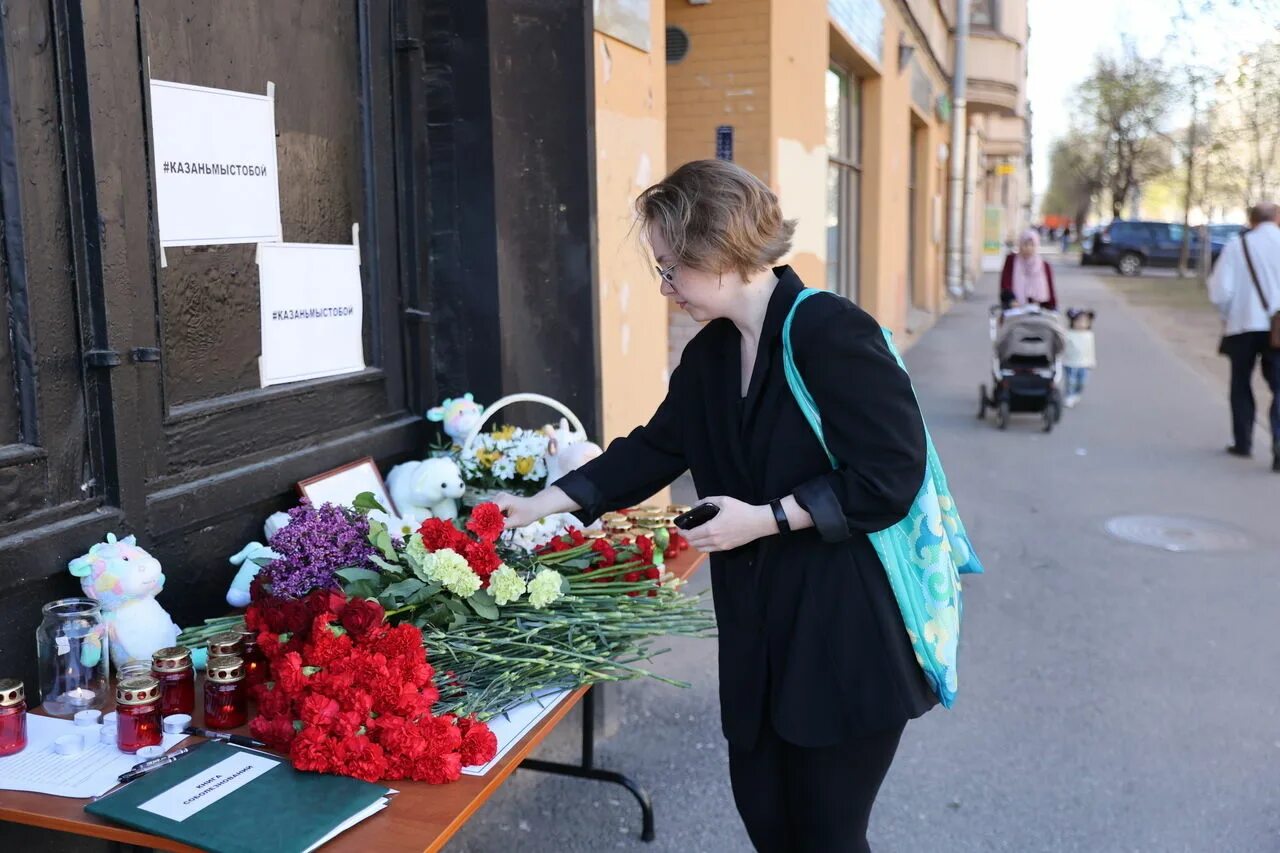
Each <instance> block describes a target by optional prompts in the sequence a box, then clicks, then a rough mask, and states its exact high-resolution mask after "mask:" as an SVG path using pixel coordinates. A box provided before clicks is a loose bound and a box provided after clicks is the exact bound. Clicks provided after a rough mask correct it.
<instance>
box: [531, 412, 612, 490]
mask: <svg viewBox="0 0 1280 853" xmlns="http://www.w3.org/2000/svg"><path fill="white" fill-rule="evenodd" d="M544 432H546V434H547V436H548V437H549V438H550V439H551V440H550V441H549V442H548V443H547V455H546V457H545V459H546V463H547V482H548V483H554V482H555V481H556V480H559V479H560V478H561V477H563V476H564V475H565V474H568V473H569V472H570V471H575V470H577V469H578V468H581V467H582V466H583V465H586V464H587V463H588V462H590V461H591V460H592V459H595V458H596V457H597V456H599V455H600V454H602V453H604V451H603V450H601V449H600V445H598V444H596V443H595V442H594V441H587V437H586V435H585V434H583V433H581V432H578V431H577V430H575V429H573V428H571V427H570V426H569V421H568V419H566V418H561V419H560V425H559V426H556V427H552V426H548V427H546V429H545V430H544Z"/></svg>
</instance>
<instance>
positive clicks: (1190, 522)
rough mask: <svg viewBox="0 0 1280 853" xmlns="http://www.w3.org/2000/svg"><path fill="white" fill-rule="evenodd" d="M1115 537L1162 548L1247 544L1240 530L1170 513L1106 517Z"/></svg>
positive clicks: (1230, 547) (1222, 548) (1218, 547)
mask: <svg viewBox="0 0 1280 853" xmlns="http://www.w3.org/2000/svg"><path fill="white" fill-rule="evenodd" d="M1107 532H1108V533H1110V534H1111V535H1112V536H1114V537H1116V538H1117V539H1123V540H1125V541H1126V542H1136V543H1138V544H1139V545H1150V546H1151V547H1152V548H1163V549H1164V550H1165V551H1241V550H1244V549H1246V548H1248V547H1249V537H1248V535H1247V534H1246V533H1245V532H1244V531H1243V530H1240V529H1238V528H1235V527H1231V526H1229V525H1226V524H1222V523H1221V522H1217V521H1207V520H1205V519H1202V518H1179V517H1177V516H1172V515H1121V516H1118V517H1116V518H1112V519H1110V520H1108V521H1107Z"/></svg>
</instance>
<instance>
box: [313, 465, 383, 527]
mask: <svg viewBox="0 0 1280 853" xmlns="http://www.w3.org/2000/svg"><path fill="white" fill-rule="evenodd" d="M361 492H373V496H374V497H375V498H377V499H378V503H380V504H382V505H383V506H384V507H385V508H386V510H387V512H389V513H391V514H392V515H397V514H398V513H397V512H396V506H395V504H394V503H393V502H392V500H391V493H390V492H388V491H387V484H386V483H385V482H384V481H383V479H382V472H380V471H379V470H378V463H377V462H374V461H373V457H372V456H365V457H363V458H361V459H357V460H355V461H354V462H348V463H347V464H346V465H342V466H339V467H337V468H334V469H332V470H329V471H325V472H324V473H322V474H317V475H315V476H314V477H308V478H307V479H305V480H299V481H298V494H300V495H301V496H302V497H304V498H306V499H307V500H309V501H311V503H312V505H314V506H320V505H321V504H324V503H332V504H341V505H342V506H347V507H349V506H351V504H352V502H353V501H354V500H355V498H356V495H358V494H360V493H361Z"/></svg>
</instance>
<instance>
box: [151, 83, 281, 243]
mask: <svg viewBox="0 0 1280 853" xmlns="http://www.w3.org/2000/svg"><path fill="white" fill-rule="evenodd" d="M151 137H152V153H153V156H154V158H155V178H156V206H157V208H158V218H159V225H160V246H161V248H163V247H164V246H204V245H212V244H219V243H263V242H279V241H280V240H281V239H283V232H282V230H281V224H280V176H279V169H278V166H277V162H276V114H275V95H274V91H273V90H272V89H270V88H269V89H268V94H267V95H256V94H251V93H249V92H234V91H231V90H228V89H210V88H206V87H204V86H188V85H186V84H183V83H168V82H165V81H163V80H152V81H151Z"/></svg>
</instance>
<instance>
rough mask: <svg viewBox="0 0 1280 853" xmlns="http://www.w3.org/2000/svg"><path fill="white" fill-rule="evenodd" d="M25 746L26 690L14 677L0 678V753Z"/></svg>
mask: <svg viewBox="0 0 1280 853" xmlns="http://www.w3.org/2000/svg"><path fill="white" fill-rule="evenodd" d="M26 747H27V691H26V687H25V686H24V685H23V683H22V682H21V681H18V680H17V679H16V678H5V679H2V680H0V755H13V754H14V753H15V752H22V750H24V749H26Z"/></svg>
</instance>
